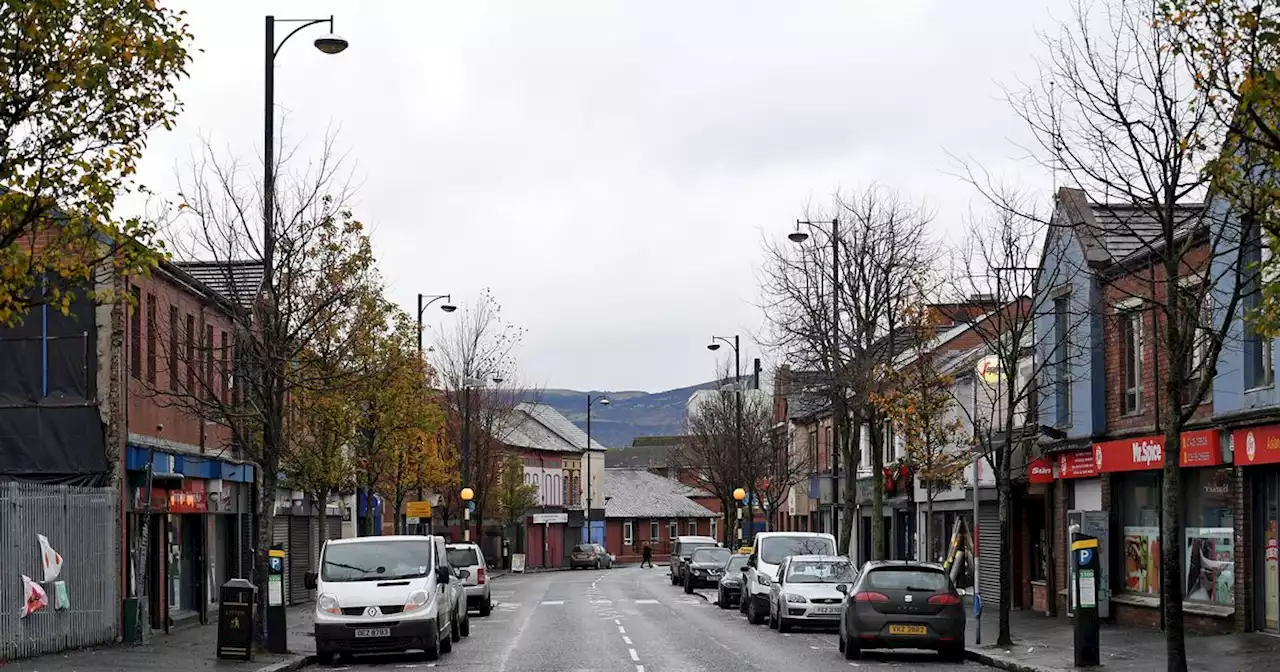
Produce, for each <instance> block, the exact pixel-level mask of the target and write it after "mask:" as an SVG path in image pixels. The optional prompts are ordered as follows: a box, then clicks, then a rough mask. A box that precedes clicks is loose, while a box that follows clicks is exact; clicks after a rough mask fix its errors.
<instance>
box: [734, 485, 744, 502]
mask: <svg viewBox="0 0 1280 672" xmlns="http://www.w3.org/2000/svg"><path fill="white" fill-rule="evenodd" d="M733 498H734V499H736V500H738V501H739V502H741V501H742V500H744V499H746V498H747V491H746V490H743V489H742V488H734V490H733Z"/></svg>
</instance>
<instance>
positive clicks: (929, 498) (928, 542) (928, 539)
mask: <svg viewBox="0 0 1280 672" xmlns="http://www.w3.org/2000/svg"><path fill="white" fill-rule="evenodd" d="M935 560H936V558H934V557H933V487H932V486H930V487H927V488H925V492H924V561H925V562H934V561H935Z"/></svg>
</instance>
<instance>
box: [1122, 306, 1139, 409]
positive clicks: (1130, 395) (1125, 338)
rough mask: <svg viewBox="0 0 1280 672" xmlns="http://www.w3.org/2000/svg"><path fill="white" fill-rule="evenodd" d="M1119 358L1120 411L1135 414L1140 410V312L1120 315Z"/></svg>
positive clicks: (1130, 311) (1128, 311)
mask: <svg viewBox="0 0 1280 672" xmlns="http://www.w3.org/2000/svg"><path fill="white" fill-rule="evenodd" d="M1119 318H1120V357H1121V364H1122V366H1123V368H1122V371H1123V376H1124V378H1123V380H1122V381H1121V383H1122V387H1123V389H1124V397H1123V401H1122V407H1121V408H1122V410H1123V412H1124V413H1137V412H1138V411H1139V410H1141V409H1142V312H1141V311H1139V310H1126V311H1125V312H1122V313H1120V315H1119Z"/></svg>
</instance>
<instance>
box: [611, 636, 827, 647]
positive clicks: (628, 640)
mask: <svg viewBox="0 0 1280 672" xmlns="http://www.w3.org/2000/svg"><path fill="white" fill-rule="evenodd" d="M622 641H623V642H625V643H626V645H627V646H631V638H630V637H628V636H626V635H623V636H622ZM814 648H817V647H814Z"/></svg>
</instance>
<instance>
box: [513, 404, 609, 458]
mask: <svg viewBox="0 0 1280 672" xmlns="http://www.w3.org/2000/svg"><path fill="white" fill-rule="evenodd" d="M500 422H501V426H500V428H499V429H498V431H499V432H500V433H501V435H500V436H498V437H497V438H498V439H500V440H501V441H502V442H503V443H505V444H507V445H508V446H512V447H514V448H524V449H527V450H542V451H546V452H552V453H581V452H583V451H584V450H586V446H587V435H586V433H585V432H583V431H582V430H580V429H578V427H577V426H576V425H574V424H573V423H572V422H570V421H569V419H568V418H566V417H564V416H563V415H561V414H560V412H559V411H557V410H556V409H555V408H552V407H551V406H548V405H547V404H535V403H529V402H522V403H519V404H516V407H515V408H513V409H511V410H509V411H507V412H506V413H505V414H503V417H502V419H501V421H500ZM591 450H593V451H604V450H605V447H604V446H602V445H600V443H599V442H597V441H595V440H594V439H593V440H592V441H591Z"/></svg>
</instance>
